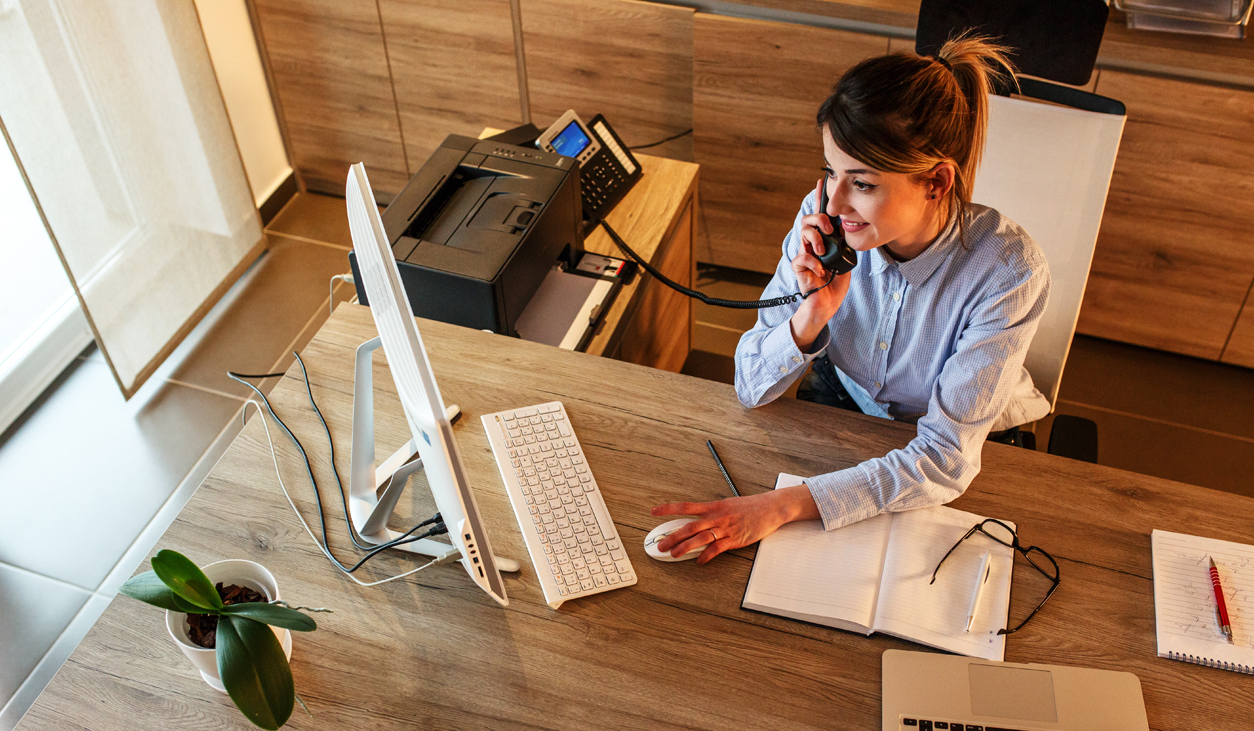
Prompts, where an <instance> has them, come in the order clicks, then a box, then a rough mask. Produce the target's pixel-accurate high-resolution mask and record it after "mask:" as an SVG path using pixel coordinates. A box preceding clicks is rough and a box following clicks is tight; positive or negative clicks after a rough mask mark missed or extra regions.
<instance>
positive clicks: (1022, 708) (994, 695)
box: [967, 663, 1058, 723]
mask: <svg viewBox="0 0 1254 731" xmlns="http://www.w3.org/2000/svg"><path fill="white" fill-rule="evenodd" d="M967 668H968V669H969V672H970V680H971V712H972V713H974V714H976V715H977V716H995V717H997V718H1012V719H1014V720H1016V721H1046V722H1049V723H1057V722H1058V709H1057V707H1056V706H1055V705H1054V676H1053V675H1052V674H1051V673H1050V672H1049V671H1048V670H1028V669H1026V668H1009V667H999V666H997V665H980V664H978V663H971V664H970V665H968V666H967Z"/></svg>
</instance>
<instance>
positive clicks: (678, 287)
mask: <svg viewBox="0 0 1254 731" xmlns="http://www.w3.org/2000/svg"><path fill="white" fill-rule="evenodd" d="M600 223H601V227H602V228H604V229H605V233H607V234H609V235H610V239H611V240H612V241H613V242H614V244H615V245H616V246H618V248H620V249H622V250H623V251H625V252H627V255H628V256H630V257H631V258H632V259H634V260H635V262H636V263H637V264H639V265H640V266H641V267H643V268H644V270H645V271H646V272H648V273H649V274H651V275H653V278H654V279H656V280H658V281H659V282H661V283H662V284H665V285H666V286H667V287H670V288H671V289H673V290H675V291H676V292H679V293H680V294H684V295H687V296H689V297H692V298H693V299H698V300H701V301H702V302H704V303H706V304H707V305H713V306H714V307H728V308H731V309H734V310H764V309H767V308H770V307H780V306H782V305H789V304H792V303H793V302H797V301H798V300H804V299H805V298H807V297H809V296H810V295H812V294H814V293H815V292H818V291H819V290H821V289H826V288H827V285H829V284H831V283H832V282H833V281H835V279H836V273H835V272H832V273H831V275H830V276H828V278H827V281H826V282H825V283H824V284H823V286H821V287H815V288H814V289H812V290H810V291H809V292H796V293H794V294H789V295H785V296H783V297H775V298H773V299H769V300H748V301H746V300H725V299H719V298H717V297H710V296H708V295H705V294H702V293H701V292H698V291H697V290H695V289H689V288H688V287H685V286H684V285H682V284H679V283H677V282H673V281H671V280H670V279H668V278H667V277H666V275H664V274H662V273H661V272H659V271H658V270H657V269H656V268H654V266H653V265H652V264H650V263H649V262H647V261H645V260H644V259H643V258H641V256H640V255H639V254H637V253H636V252H634V251H632V250H631V247H630V246H628V245H627V242H626V241H623V239H622V237H621V236H619V235H618V232H617V231H615V230H614V228H613V227H612V226H610V222H609V221H606V220H605V219H604V218H602V219H601V222H600Z"/></svg>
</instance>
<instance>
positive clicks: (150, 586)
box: [118, 571, 183, 612]
mask: <svg viewBox="0 0 1254 731" xmlns="http://www.w3.org/2000/svg"><path fill="white" fill-rule="evenodd" d="M118 591H119V592H121V593H122V594H125V595H127V596H129V597H130V598H132V599H138V600H139V601H141V602H144V603H146V604H151V605H153V606H154V607H160V608H161V609H169V610H171V611H175V612H181V611H183V610H182V609H179V608H178V607H177V606H175V604H174V600H175V599H176V598H177V597H175V595H174V592H172V591H170V587H168V586H166V585H165V582H163V581H161V579H160V578H159V577H158V576H157V575H156V574H155V573H154V572H152V571H145V572H144V573H142V574H140V575H139V576H132V577H131V580H130V581H128V582H126V583H125V584H123V585H122V587H121V588H120V589H118Z"/></svg>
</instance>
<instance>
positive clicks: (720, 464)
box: [705, 439, 740, 497]
mask: <svg viewBox="0 0 1254 731" xmlns="http://www.w3.org/2000/svg"><path fill="white" fill-rule="evenodd" d="M705 446H707V447H709V448H710V454H712V455H714V464H716V465H718V471H719V472H722V473H723V479H724V480H727V486H728V487H730V488H731V491H732V494H733V495H735V496H736V497H740V491H739V490H737V489H736V483H734V482H732V479H731V475H729V474H727V468H726V467H724V466H723V460H721V459H719V458H718V450H716V449H715V448H714V442H711V441H710V440H709V439H707V440H705Z"/></svg>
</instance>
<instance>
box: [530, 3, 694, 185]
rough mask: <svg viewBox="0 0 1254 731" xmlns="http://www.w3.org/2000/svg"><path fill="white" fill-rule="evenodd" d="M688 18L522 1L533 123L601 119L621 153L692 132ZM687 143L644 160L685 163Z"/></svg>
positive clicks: (632, 8)
mask: <svg viewBox="0 0 1254 731" xmlns="http://www.w3.org/2000/svg"><path fill="white" fill-rule="evenodd" d="M692 16H693V11H692V10H691V9H689V8H680V7H674V6H668V5H657V4H654V3H645V2H634V1H632V0H522V22H523V47H524V48H525V49H526V54H527V79H528V84H529V87H530V93H531V115H532V121H533V122H535V124H536V126H537V127H539V128H541V129H544V128H545V127H546V126H547V125H549V124H551V123H552V122H553V121H555V120H556V119H557V118H558V117H559V116H561V114H562V112H565V111H566V110H567V109H574V110H575V111H576V112H578V113H579V115H580V116H581V117H583V119H584V121H587V120H589V119H591V118H592V117H593V116H594V115H596V114H598V113H599V114H603V115H605V118H606V119H607V120H609V122H610V125H611V126H613V127H614V130H615V131H616V132H618V134H619V136H620V137H622V138H623V141H624V142H626V143H627V144H628V146H634V145H643V144H648V143H651V142H656V141H657V140H661V139H663V138H666V137H669V136H671V135H674V134H677V133H680V132H683V131H684V130H687V129H689V128H691V127H692ZM689 140H690V138H688V137H685V138H683V139H681V140H677V141H675V142H674V143H670V144H668V145H667V146H666V147H656V148H651V149H650V150H649V154H651V155H659V156H664V157H673V158H676V159H681V160H688V161H691V160H692V153H691V149H692V148H691V142H690V141H689Z"/></svg>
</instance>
